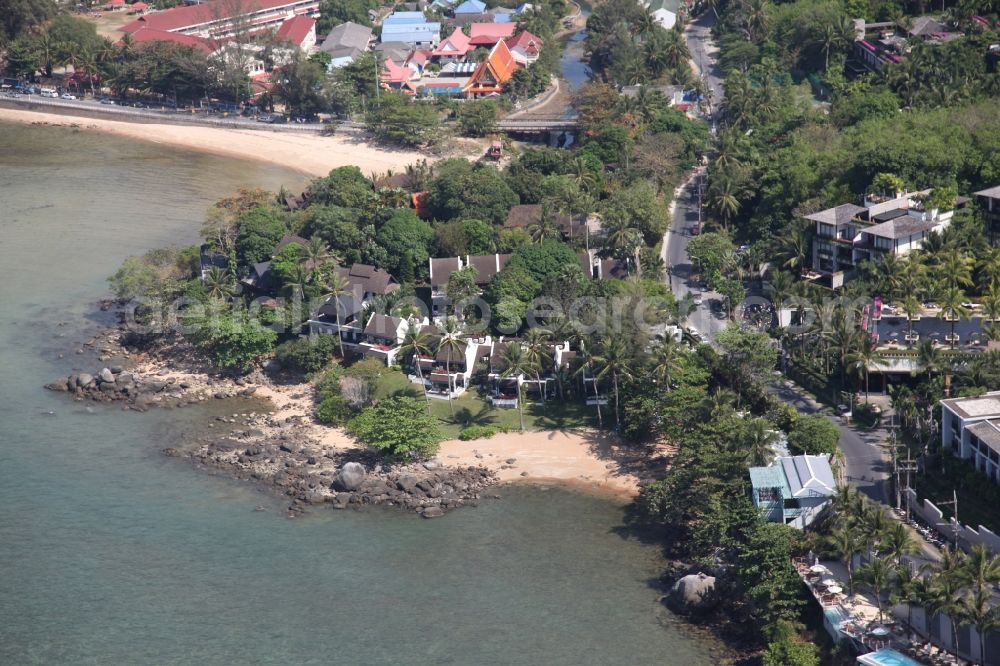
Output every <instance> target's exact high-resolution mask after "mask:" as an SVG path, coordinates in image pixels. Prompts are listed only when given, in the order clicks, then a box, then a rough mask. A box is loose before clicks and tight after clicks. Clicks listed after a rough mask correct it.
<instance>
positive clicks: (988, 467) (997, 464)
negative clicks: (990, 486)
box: [939, 391, 1000, 482]
mask: <svg viewBox="0 0 1000 666" xmlns="http://www.w3.org/2000/svg"><path fill="white" fill-rule="evenodd" d="M939 404H940V405H941V446H942V448H944V449H949V450H951V452H952V454H953V455H955V456H957V457H959V458H963V459H965V460H969V461H971V462H972V464H973V465H974V466H975V468H976V469H977V470H979V471H980V472H982V473H984V474H985V475H986V476H987V477H988V478H989V479H990V480H992V481H994V482H1000V391H992V392H990V393H986V394H984V395H980V396H976V397H973V398H950V399H945V400H942V401H941V402H940V403H939Z"/></svg>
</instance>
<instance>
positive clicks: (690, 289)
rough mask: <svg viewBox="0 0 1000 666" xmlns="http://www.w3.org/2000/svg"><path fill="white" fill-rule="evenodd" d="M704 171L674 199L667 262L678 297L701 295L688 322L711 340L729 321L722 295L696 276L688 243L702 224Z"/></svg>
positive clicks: (665, 240) (665, 245)
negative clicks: (700, 205) (700, 203)
mask: <svg viewBox="0 0 1000 666" xmlns="http://www.w3.org/2000/svg"><path fill="white" fill-rule="evenodd" d="M702 177H703V176H702V174H701V173H700V171H699V172H698V173H696V174H695V176H694V177H693V178H692V179H691V180H690V181H689V182H688V183H687V184H686V185H685V186H684V187H683V188H682V190H681V193H680V196H679V197H678V198H677V199H676V200H675V201H674V216H673V221H672V222H671V226H670V229H668V230H667V233H666V235H665V236H664V238H663V253H664V261H665V262H666V265H667V267H668V268H669V277H668V279H669V281H670V290H671V291H672V292H673V293H674V295H675V296H676V297H678V298H683V297H684V296H685V295H687V294H688V293H691V294H695V295H700V296H701V299H702V303H701V305H699V306H698V308H697V309H696V310H695V311H694V312H693V313H692V314H691V316H690V317H689V318H688V321H687V324H688V326H689V327H691V328H693V329H695V330H696V331H698V332H699V333H701V334H702V335H703V336H705V339H706V341H707V342H712V341H713V340H715V335H716V333H718V332H719V331H721V330H722V329H724V328H725V327H726V325H727V324H728V320H727V319H726V316H725V314H724V313H723V311H722V307H721V305H722V301H721V300H720V299H719V295H718V294H716V293H714V292H712V291H708V290H705V289H702V288H701V287H700V285H699V284H698V282H696V281H695V280H694V278H693V275H694V271H693V267H692V265H691V260H690V259H689V258H688V254H687V246H688V241H689V240H691V238H692V236H691V228H692V227H694V226H696V225H697V224H698V183H699V181H700V179H701V178H702Z"/></svg>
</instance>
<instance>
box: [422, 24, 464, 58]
mask: <svg viewBox="0 0 1000 666" xmlns="http://www.w3.org/2000/svg"><path fill="white" fill-rule="evenodd" d="M446 46H449V47H451V48H449V49H447V50H445V47H446ZM472 50H473V48H472V46H470V44H469V36H468V35H466V34H465V33H464V32H462V29H461V28H455V32H453V33H451V34H450V35H448V36H447V37H445V38H444V39H443V40H441V43H440V44H438V45H437V48H436V49H434V50H433V51H432V52H431V55H435V56H451V55H465V54H466V53H468V52H469V51H472Z"/></svg>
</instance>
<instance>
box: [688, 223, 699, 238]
mask: <svg viewBox="0 0 1000 666" xmlns="http://www.w3.org/2000/svg"><path fill="white" fill-rule="evenodd" d="M688 232H689V233H690V234H691V235H692V236H697V235H698V234H700V233H701V227H700V226H699V225H697V224H692V225H691V227H690V228H689V229H688Z"/></svg>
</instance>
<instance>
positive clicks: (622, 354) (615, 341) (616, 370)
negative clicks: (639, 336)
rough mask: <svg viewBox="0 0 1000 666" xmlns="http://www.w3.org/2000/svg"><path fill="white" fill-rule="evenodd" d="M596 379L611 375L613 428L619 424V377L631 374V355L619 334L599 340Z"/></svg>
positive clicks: (624, 377)
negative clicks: (599, 348)
mask: <svg viewBox="0 0 1000 666" xmlns="http://www.w3.org/2000/svg"><path fill="white" fill-rule="evenodd" d="M596 360H597V367H598V371H597V379H602V378H604V377H607V376H608V375H610V376H611V384H612V387H613V388H614V391H615V428H616V429H617V428H619V427H620V426H621V410H620V403H619V399H618V382H619V379H628V378H630V377H631V376H632V357H631V355H630V354H629V353H628V347H627V346H626V344H625V340H624V339H623V338H622V337H621V336H620V335H609V336H607V337H606V338H604V340H602V341H601V353H600V356H598V357H597V359H596Z"/></svg>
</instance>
